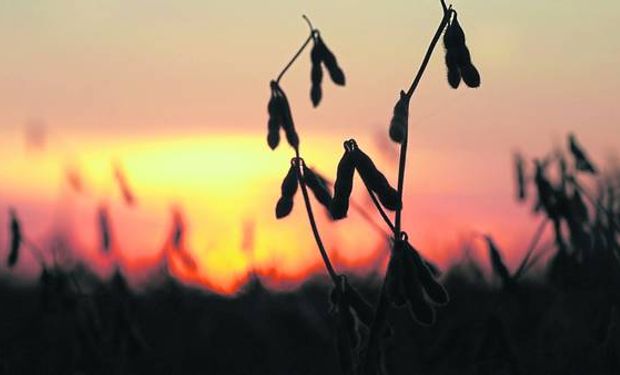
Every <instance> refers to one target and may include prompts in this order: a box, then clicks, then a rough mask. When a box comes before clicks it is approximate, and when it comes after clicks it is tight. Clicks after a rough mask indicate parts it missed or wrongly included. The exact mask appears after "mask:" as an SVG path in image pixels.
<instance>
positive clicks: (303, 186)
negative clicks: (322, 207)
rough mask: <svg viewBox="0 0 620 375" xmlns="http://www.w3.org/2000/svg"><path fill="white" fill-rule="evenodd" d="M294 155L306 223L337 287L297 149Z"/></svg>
mask: <svg viewBox="0 0 620 375" xmlns="http://www.w3.org/2000/svg"><path fill="white" fill-rule="evenodd" d="M295 154H296V156H297V157H296V159H295V163H296V165H295V171H296V172H297V179H298V181H299V186H300V187H301V193H302V195H303V197H304V204H305V206H306V212H307V214H308V221H309V222H310V227H311V228H312V234H313V235H314V241H315V242H316V245H317V247H318V248H319V252H320V253H321V258H323V263H324V264H325V268H326V269H327V273H328V274H329V277H330V278H331V279H332V281H333V282H334V285H338V274H337V273H336V271H335V270H334V267H333V266H332V263H331V261H330V260H329V256H328V255H327V251H326V250H325V246H324V245H323V241H322V240H321V234H320V233H319V228H318V227H317V225H316V220H315V219H314V213H313V212H312V206H311V204H310V198H309V196H308V189H307V188H306V182H305V180H304V176H303V174H302V173H301V163H303V159H302V158H301V157H300V156H299V149H295Z"/></svg>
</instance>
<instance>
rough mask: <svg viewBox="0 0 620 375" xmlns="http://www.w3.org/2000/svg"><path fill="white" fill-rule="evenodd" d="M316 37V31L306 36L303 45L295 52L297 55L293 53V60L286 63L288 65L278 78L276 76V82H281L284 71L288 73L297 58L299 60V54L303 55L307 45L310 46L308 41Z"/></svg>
mask: <svg viewBox="0 0 620 375" xmlns="http://www.w3.org/2000/svg"><path fill="white" fill-rule="evenodd" d="M313 38H314V31H312V32H310V35H309V36H308V38H306V41H305V42H304V43H303V44H302V45H301V47H300V48H299V50H298V51H297V52H296V53H295V55H293V58H291V60H290V61H289V62H288V64H286V66H285V67H284V69H282V71H281V72H280V74H278V78H276V83H280V80H281V79H282V77H283V76H284V73H286V71H287V70H288V69H289V68H290V67H291V65H293V63H294V62H295V60H297V58H298V57H299V55H301V53H302V52H303V51H304V49H306V47H307V46H308V43H310V41H311V40H312V39H313Z"/></svg>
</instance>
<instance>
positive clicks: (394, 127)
mask: <svg viewBox="0 0 620 375" xmlns="http://www.w3.org/2000/svg"><path fill="white" fill-rule="evenodd" d="M408 122H409V96H407V94H406V93H405V92H404V91H402V90H401V91H400V97H399V98H398V101H397V102H396V104H395V105H394V112H393V114H392V120H391V121H390V131H389V133H390V138H391V139H392V141H394V142H396V143H403V141H404V140H405V137H406V136H407V127H408Z"/></svg>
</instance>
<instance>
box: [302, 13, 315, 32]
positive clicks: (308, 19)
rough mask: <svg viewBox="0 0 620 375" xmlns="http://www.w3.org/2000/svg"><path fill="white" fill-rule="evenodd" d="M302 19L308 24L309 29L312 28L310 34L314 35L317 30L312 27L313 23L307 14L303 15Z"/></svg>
mask: <svg viewBox="0 0 620 375" xmlns="http://www.w3.org/2000/svg"><path fill="white" fill-rule="evenodd" d="M301 17H302V18H303V19H304V21H306V23H307V24H308V27H309V28H310V34H314V32H315V31H316V30H315V29H314V26H312V22H311V21H310V18H308V16H306V15H305V14H302V15H301Z"/></svg>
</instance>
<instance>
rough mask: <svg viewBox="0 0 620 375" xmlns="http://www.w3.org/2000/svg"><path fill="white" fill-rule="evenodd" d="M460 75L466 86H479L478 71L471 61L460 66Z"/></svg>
mask: <svg viewBox="0 0 620 375" xmlns="http://www.w3.org/2000/svg"><path fill="white" fill-rule="evenodd" d="M461 77H462V78H463V82H465V84H466V85H467V86H469V87H471V88H476V87H480V73H479V72H478V69H476V67H475V66H474V64H472V63H471V62H470V63H469V64H466V65H463V66H461Z"/></svg>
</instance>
